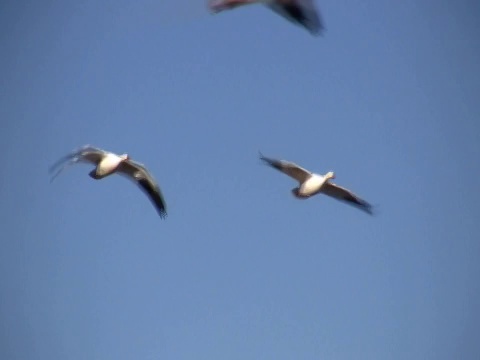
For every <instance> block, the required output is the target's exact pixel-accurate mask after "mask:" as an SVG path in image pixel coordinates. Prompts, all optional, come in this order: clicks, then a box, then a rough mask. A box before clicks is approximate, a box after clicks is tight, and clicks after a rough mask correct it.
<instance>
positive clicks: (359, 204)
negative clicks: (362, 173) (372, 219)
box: [321, 182, 373, 215]
mask: <svg viewBox="0 0 480 360" xmlns="http://www.w3.org/2000/svg"><path fill="white" fill-rule="evenodd" d="M321 192H323V193H324V194H325V195H328V196H330V197H333V198H335V199H337V200H339V201H342V202H345V203H347V204H349V205H352V206H354V207H356V208H357V209H360V210H363V211H365V212H366V213H367V214H369V215H373V206H372V205H371V204H370V203H368V202H367V201H365V200H363V199H362V198H360V197H358V196H357V195H355V194H354V193H352V192H351V191H349V190H347V189H345V188H343V187H341V186H338V185H336V184H334V183H330V182H327V183H326V184H325V185H324V187H323V189H322V191H321Z"/></svg>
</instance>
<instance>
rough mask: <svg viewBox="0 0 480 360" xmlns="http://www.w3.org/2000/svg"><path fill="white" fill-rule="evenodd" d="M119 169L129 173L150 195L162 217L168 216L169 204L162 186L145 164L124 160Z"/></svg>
mask: <svg viewBox="0 0 480 360" xmlns="http://www.w3.org/2000/svg"><path fill="white" fill-rule="evenodd" d="M117 171H118V173H119V174H123V175H127V176H128V177H129V178H130V179H132V180H134V181H135V182H136V183H137V184H138V186H139V187H140V188H141V189H142V190H143V191H144V192H145V194H146V195H148V197H149V198H150V200H151V201H152V203H153V205H154V206H155V208H156V209H157V212H158V214H159V215H160V217H161V218H162V219H164V218H165V217H166V216H167V204H166V202H165V199H164V197H163V195H162V192H161V191H160V187H159V186H158V184H157V182H156V180H155V179H154V178H153V176H152V175H151V174H150V172H149V171H148V170H147V169H146V168H145V166H144V165H143V164H140V163H138V162H136V161H133V160H127V161H123V162H122V163H121V164H120V166H119V167H118V169H117Z"/></svg>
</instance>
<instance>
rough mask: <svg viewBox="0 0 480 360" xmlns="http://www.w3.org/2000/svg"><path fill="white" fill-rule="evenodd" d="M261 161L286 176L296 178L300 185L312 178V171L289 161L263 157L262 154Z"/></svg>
mask: <svg viewBox="0 0 480 360" xmlns="http://www.w3.org/2000/svg"><path fill="white" fill-rule="evenodd" d="M260 159H261V160H263V161H264V162H265V163H267V164H268V165H270V166H271V167H273V168H274V169H277V170H279V171H281V172H283V173H284V174H287V175H288V176H290V177H292V178H294V179H295V180H297V181H298V182H299V183H303V182H305V181H306V180H307V179H308V178H310V176H312V173H311V172H310V171H308V170H306V169H304V168H302V167H300V166H298V165H297V164H295V163H292V162H289V161H285V160H275V159H271V158H268V157H265V156H263V155H262V153H260Z"/></svg>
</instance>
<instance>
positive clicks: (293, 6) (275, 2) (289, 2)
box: [208, 0, 325, 35]
mask: <svg viewBox="0 0 480 360" xmlns="http://www.w3.org/2000/svg"><path fill="white" fill-rule="evenodd" d="M255 3H263V4H265V5H266V6H267V7H269V8H270V9H271V10H273V11H275V12H276V13H277V14H279V15H281V16H283V17H284V18H286V19H288V20H290V21H291V22H293V23H296V24H297V25H300V26H303V27H304V28H306V29H307V30H308V31H310V33H311V34H312V35H319V34H321V33H322V32H323V30H324V29H325V27H324V24H323V21H322V18H321V15H320V12H319V11H318V10H317V9H316V7H315V4H314V2H313V0H209V3H208V7H209V8H210V10H211V11H212V12H213V13H218V12H221V11H224V10H231V9H234V8H236V7H238V6H243V5H249V4H255Z"/></svg>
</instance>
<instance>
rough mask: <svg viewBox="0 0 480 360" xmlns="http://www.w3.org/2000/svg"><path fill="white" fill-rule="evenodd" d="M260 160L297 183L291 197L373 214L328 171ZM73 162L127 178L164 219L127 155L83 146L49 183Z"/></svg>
mask: <svg viewBox="0 0 480 360" xmlns="http://www.w3.org/2000/svg"><path fill="white" fill-rule="evenodd" d="M260 159H261V160H263V161H264V162H265V163H266V164H267V165H270V166H271V167H273V168H274V169H277V170H279V171H281V172H283V173H285V174H287V175H288V176H290V177H292V178H293V179H295V180H297V181H298V184H299V185H298V187H296V188H294V189H292V193H293V195H294V196H295V197H297V198H298V199H308V198H309V197H311V196H313V195H316V194H319V193H323V194H325V195H328V196H330V197H333V198H335V199H337V200H340V201H344V202H346V203H348V204H350V205H353V206H355V207H357V208H359V209H361V210H363V211H365V212H367V213H369V214H372V206H371V205H370V204H369V203H368V202H366V201H365V200H363V199H361V198H360V197H358V196H357V195H355V194H354V193H352V192H351V191H349V190H347V189H345V188H342V187H340V186H338V185H336V184H334V183H332V182H330V179H334V178H335V174H334V173H333V172H331V171H329V172H328V173H327V174H325V175H319V174H314V173H312V172H310V171H308V170H306V169H304V168H302V167H300V166H298V165H296V164H294V163H292V162H289V161H285V160H275V159H271V158H268V157H265V156H263V155H262V154H260ZM76 163H91V164H94V165H95V168H94V169H93V170H92V171H90V173H89V175H90V177H91V178H92V179H95V180H100V179H103V178H105V177H107V176H109V175H112V174H114V173H118V174H120V175H124V176H127V177H128V178H130V179H131V180H133V181H134V182H136V183H137V185H138V186H139V187H140V188H141V189H142V190H143V191H144V192H145V193H146V194H147V195H148V196H149V198H150V200H151V201H152V203H153V205H154V206H155V207H156V209H157V211H158V214H159V215H160V217H161V218H165V217H166V216H167V206H166V203H165V199H164V197H163V195H162V192H161V191H160V187H159V186H158V184H157V182H156V180H155V179H154V177H153V176H152V175H151V174H150V173H149V171H148V170H147V168H146V167H145V166H144V165H143V164H140V163H138V162H136V161H134V160H132V159H131V158H130V156H129V155H128V154H122V155H117V154H114V153H112V152H109V151H105V150H102V149H99V148H96V147H93V146H90V145H86V146H83V147H82V148H80V149H78V150H76V151H73V152H72V153H70V154H68V155H67V156H64V157H62V158H61V159H60V160H58V161H57V162H56V163H55V164H53V165H52V167H51V168H50V173H51V174H52V178H51V181H53V180H54V179H55V178H56V177H57V176H58V175H59V174H60V173H61V172H62V171H63V170H64V169H65V168H66V167H67V166H69V165H73V164H76Z"/></svg>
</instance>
